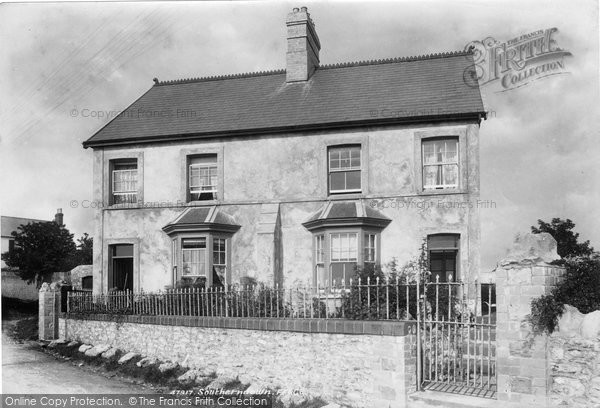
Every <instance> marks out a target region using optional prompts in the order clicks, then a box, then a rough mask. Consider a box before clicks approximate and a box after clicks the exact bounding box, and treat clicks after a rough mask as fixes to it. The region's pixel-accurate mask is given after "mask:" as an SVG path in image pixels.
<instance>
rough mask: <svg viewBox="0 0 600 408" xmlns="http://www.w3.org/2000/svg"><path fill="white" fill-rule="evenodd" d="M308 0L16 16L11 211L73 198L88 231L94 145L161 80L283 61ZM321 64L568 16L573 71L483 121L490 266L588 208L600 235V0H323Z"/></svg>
mask: <svg viewBox="0 0 600 408" xmlns="http://www.w3.org/2000/svg"><path fill="white" fill-rule="evenodd" d="M292 6H295V4H292V3H275V2H273V3H268V2H267V3H228V2H223V3H175V4H172V3H171V4H166V3H144V2H138V3H86V4H82V3H52V4H42V3H32V4H10V5H6V4H4V5H2V6H1V9H0V11H1V13H0V19H1V21H0V41H2V43H3V44H4V47H2V49H0V61H2V64H1V65H0V87H1V89H2V90H3V100H2V101H0V114H1V115H2V120H0V143H1V145H0V150H1V154H2V160H1V163H0V170H1V171H2V174H5V175H8V177H6V176H5V177H3V179H2V182H1V183H2V184H1V188H2V191H3V194H2V198H1V201H0V203H1V206H2V209H3V213H4V214H9V215H15V216H24V217H34V218H51V217H52V215H53V214H54V211H55V209H56V208H58V207H63V210H64V212H65V220H66V222H67V224H68V226H69V227H70V228H72V230H74V231H75V232H76V233H77V234H78V235H80V234H81V233H83V232H84V231H86V232H90V233H93V211H92V210H89V209H88V210H86V209H82V208H78V209H70V208H68V204H69V201H70V200H71V199H76V200H83V199H89V198H90V196H91V183H92V159H91V157H92V153H91V151H90V150H89V149H88V150H84V149H82V148H81V142H82V141H84V140H86V139H87V138H89V137H90V136H91V135H92V134H93V133H94V132H95V131H97V130H98V129H99V128H101V127H102V126H103V125H104V124H105V123H106V122H107V119H106V118H104V119H98V118H97V117H96V118H95V117H82V116H81V114H78V115H76V116H72V115H71V114H70V113H71V112H72V111H73V109H77V110H78V111H79V112H81V110H82V109H85V108H87V109H88V110H93V111H120V110H122V109H124V108H126V107H127V106H128V105H129V104H130V103H131V102H133V101H134V100H135V99H137V98H138V97H139V96H140V95H141V94H142V93H143V92H145V91H146V90H147V89H149V88H150V87H151V86H152V78H154V77H158V78H160V79H177V78H189V77H198V76H209V75H217V74H225V73H236V72H248V71H253V70H266V69H277V68H283V67H284V65H285V47H286V45H285V16H286V14H287V13H288V12H289V11H290V10H291V8H292ZM309 10H310V12H311V15H312V17H313V19H314V21H315V23H316V25H317V31H318V33H319V37H320V39H321V43H322V51H321V62H322V63H336V62H344V61H357V60H366V59H377V58H388V57H396V56H410V55H422V54H428V53H434V52H440V51H451V50H461V49H463V47H464V46H465V44H467V43H468V42H470V41H472V40H481V39H483V38H485V37H487V36H493V37H494V38H496V39H497V40H499V41H506V40H508V39H510V38H513V37H516V36H519V35H521V34H526V33H528V32H532V31H535V30H539V29H545V28H550V27H558V29H559V32H558V33H557V34H556V39H557V41H558V44H559V45H560V46H561V47H563V48H565V49H567V50H569V51H571V52H572V54H573V56H572V57H570V58H568V59H566V60H565V63H566V66H567V68H568V71H569V72H570V74H568V75H562V76H557V77H551V78H547V79H545V80H543V81H537V82H535V83H531V84H529V85H527V86H525V87H523V88H521V89H517V90H512V91H509V92H503V93H495V92H494V90H493V89H492V87H484V88H482V91H483V92H484V94H485V98H486V103H487V105H488V106H489V107H490V109H491V110H493V111H495V117H493V116H492V117H490V118H489V119H488V120H487V121H484V122H483V123H482V126H481V132H480V149H481V186H482V187H481V198H482V199H490V200H494V201H495V202H496V203H497V208H496V209H489V210H482V215H481V219H482V265H483V267H484V268H490V267H492V266H493V265H494V263H495V260H497V259H498V257H500V256H501V255H502V254H503V249H504V248H506V247H508V246H509V245H510V242H511V240H512V237H513V235H514V234H515V233H516V232H518V231H527V230H528V229H529V226H530V225H533V224H534V223H535V222H536V220H537V219H538V218H542V219H549V218H551V217H554V216H560V217H563V218H566V217H569V218H572V219H573V220H574V221H575V222H576V224H577V230H578V231H580V232H581V235H582V238H583V239H591V240H592V245H594V244H595V245H596V246H597V247H600V228H599V227H600V226H599V225H598V220H597V218H598V217H595V216H594V215H593V214H594V213H593V212H594V210H595V206H596V204H597V203H598V200H599V199H600V197H599V196H598V190H600V189H599V188H598V187H599V185H598V180H600V177H599V174H598V169H597V167H598V166H597V159H598V157H599V156H600V150H599V147H598V146H599V145H600V144H599V143H598V142H597V140H598V130H597V129H598V112H597V110H598V109H597V106H599V103H598V102H599V100H598V92H597V89H598V38H597V36H596V35H590V33H597V31H598V22H597V18H598V5H597V3H596V2H593V1H589V0H588V1H582V2H577V4H575V3H573V2H568V1H554V2H546V1H499V2H479V1H454V2H442V1H426V2H416V1H415V2H407V1H404V2H372V3H367V2H327V3H321V2H315V3H311V4H309Z"/></svg>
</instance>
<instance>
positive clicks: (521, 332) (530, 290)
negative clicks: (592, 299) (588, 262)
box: [495, 262, 564, 407]
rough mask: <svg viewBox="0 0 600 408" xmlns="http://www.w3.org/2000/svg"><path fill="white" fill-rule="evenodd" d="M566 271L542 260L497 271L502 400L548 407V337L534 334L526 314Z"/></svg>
mask: <svg viewBox="0 0 600 408" xmlns="http://www.w3.org/2000/svg"><path fill="white" fill-rule="evenodd" d="M563 273H564V269H563V268H560V267H556V266H552V265H549V264H546V263H543V262H536V263H518V262H515V263H512V262H511V263H508V264H506V265H504V266H501V267H498V268H497V269H496V270H495V274H496V296H497V298H496V303H497V328H496V329H497V340H496V341H497V371H498V399H499V400H500V401H506V402H514V403H517V404H520V405H521V406H540V407H546V406H548V403H549V401H548V395H549V389H550V386H551V377H550V364H549V361H548V359H547V355H546V353H547V347H548V339H547V336H545V335H538V336H533V333H532V331H531V327H530V324H529V323H528V322H527V315H528V314H529V313H530V310H531V301H532V300H533V299H534V298H537V297H539V296H541V295H544V294H548V293H549V292H550V290H551V289H552V288H553V287H554V286H555V285H556V284H557V283H558V281H559V279H560V278H561V276H562V274H563Z"/></svg>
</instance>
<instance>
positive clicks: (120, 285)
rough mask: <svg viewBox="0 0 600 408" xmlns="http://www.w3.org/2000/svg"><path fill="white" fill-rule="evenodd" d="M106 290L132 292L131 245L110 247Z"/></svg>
mask: <svg viewBox="0 0 600 408" xmlns="http://www.w3.org/2000/svg"><path fill="white" fill-rule="evenodd" d="M110 256H111V259H110V270H109V275H108V288H109V289H112V290H131V291H133V245H130V244H118V245H111V250H110Z"/></svg>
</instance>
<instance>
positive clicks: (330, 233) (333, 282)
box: [314, 228, 380, 287]
mask: <svg viewBox="0 0 600 408" xmlns="http://www.w3.org/2000/svg"><path fill="white" fill-rule="evenodd" d="M379 235H380V234H379V233H376V232H367V233H365V232H364V231H363V230H362V228H358V229H356V230H353V231H346V230H345V231H344V232H336V230H335V229H331V230H327V231H326V232H325V233H320V234H317V235H315V236H314V247H315V254H314V262H315V276H314V278H315V284H317V285H318V286H319V287H328V286H335V287H340V286H350V279H353V278H354V274H355V272H356V268H357V267H358V266H361V265H365V264H367V263H372V264H375V263H379V254H378V252H377V250H376V247H377V246H376V245H377V244H376V242H377V240H378V239H379Z"/></svg>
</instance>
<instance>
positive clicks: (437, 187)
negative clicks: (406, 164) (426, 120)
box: [421, 137, 460, 190]
mask: <svg viewBox="0 0 600 408" xmlns="http://www.w3.org/2000/svg"><path fill="white" fill-rule="evenodd" d="M450 141H451V142H453V143H455V145H456V154H455V155H454V157H455V160H445V161H444V160H443V159H442V161H436V162H434V163H427V162H426V160H425V146H426V145H429V144H433V146H434V157H435V156H436V154H435V146H436V143H444V147H446V143H448V142H450ZM459 149H460V144H459V140H458V138H457V137H441V138H435V139H422V141H421V160H422V161H421V163H422V170H421V171H422V179H423V189H425V190H444V189H456V188H458V186H459V180H460V167H459V161H460V151H459ZM436 160H437V158H436ZM444 166H456V183H454V184H433V185H428V184H425V183H426V177H425V174H426V172H425V169H426V168H427V167H435V168H438V169H439V171H441V172H442V175H441V181H442V183H443V181H444V173H443V172H444Z"/></svg>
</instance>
